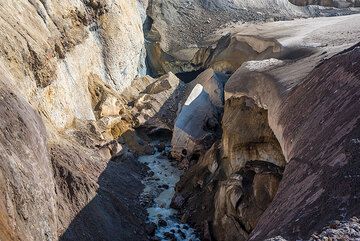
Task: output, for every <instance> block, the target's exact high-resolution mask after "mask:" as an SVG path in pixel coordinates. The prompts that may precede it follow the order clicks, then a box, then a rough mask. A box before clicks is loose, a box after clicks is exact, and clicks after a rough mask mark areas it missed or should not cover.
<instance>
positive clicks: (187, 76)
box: [175, 69, 204, 84]
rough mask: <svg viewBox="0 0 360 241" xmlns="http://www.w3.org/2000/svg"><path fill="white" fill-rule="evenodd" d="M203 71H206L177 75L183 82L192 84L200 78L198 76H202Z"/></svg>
mask: <svg viewBox="0 0 360 241" xmlns="http://www.w3.org/2000/svg"><path fill="white" fill-rule="evenodd" d="M203 71H204V69H199V70H194V71H189V72H180V73H177V74H175V75H176V77H178V78H179V79H180V80H181V81H182V82H184V83H186V84H187V83H190V82H191V81H193V80H194V79H196V77H198V75H199V74H201V73H202V72H203Z"/></svg>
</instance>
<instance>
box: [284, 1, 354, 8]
mask: <svg viewBox="0 0 360 241" xmlns="http://www.w3.org/2000/svg"><path fill="white" fill-rule="evenodd" d="M290 2H291V3H293V4H295V5H299V6H305V5H321V6H327V7H336V8H348V7H360V1H358V0H290Z"/></svg>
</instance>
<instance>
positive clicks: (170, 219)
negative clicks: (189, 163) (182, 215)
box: [139, 147, 200, 241]
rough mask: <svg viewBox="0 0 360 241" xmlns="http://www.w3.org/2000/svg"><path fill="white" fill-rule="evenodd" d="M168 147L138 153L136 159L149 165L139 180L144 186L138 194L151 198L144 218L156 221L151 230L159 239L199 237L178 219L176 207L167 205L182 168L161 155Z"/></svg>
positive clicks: (192, 240) (185, 240) (184, 240)
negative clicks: (146, 215)
mask: <svg viewBox="0 0 360 241" xmlns="http://www.w3.org/2000/svg"><path fill="white" fill-rule="evenodd" d="M168 151H169V147H167V150H165V151H164V152H163V153H161V152H158V151H156V152H155V154H153V155H147V156H141V157H139V161H140V162H141V163H143V164H145V165H147V166H148V167H149V169H150V171H149V172H150V174H151V175H150V177H148V178H146V179H144V180H143V184H144V185H145V189H144V192H143V195H142V196H143V198H149V199H151V200H153V202H152V205H151V206H150V207H149V208H148V209H147V211H148V213H149V216H148V221H149V222H150V223H151V222H152V223H155V224H160V225H157V229H156V231H155V236H156V237H158V238H159V240H179V241H180V240H181V241H200V239H199V238H198V237H197V235H196V232H195V230H194V229H192V228H190V227H189V225H187V224H184V223H181V221H180V220H179V218H178V216H177V211H176V210H175V209H172V208H171V207H170V203H171V199H172V197H173V196H174V194H175V190H174V187H175V185H176V183H177V182H178V181H179V179H180V176H181V174H182V171H181V170H179V169H178V168H177V167H176V165H174V164H173V163H172V162H171V161H170V160H169V159H168V158H167V157H166V155H164V153H168ZM164 221H165V222H164Z"/></svg>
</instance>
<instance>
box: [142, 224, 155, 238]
mask: <svg viewBox="0 0 360 241" xmlns="http://www.w3.org/2000/svg"><path fill="white" fill-rule="evenodd" d="M156 228H157V225H156V224H155V223H147V224H146V225H145V231H146V233H147V234H148V235H149V236H154V235H155V231H156Z"/></svg>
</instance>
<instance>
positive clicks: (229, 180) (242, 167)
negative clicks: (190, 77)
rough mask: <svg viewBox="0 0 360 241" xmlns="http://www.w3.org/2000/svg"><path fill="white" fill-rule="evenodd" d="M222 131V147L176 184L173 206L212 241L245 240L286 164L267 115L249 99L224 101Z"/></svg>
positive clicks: (212, 151) (210, 153) (216, 144)
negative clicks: (206, 231) (210, 234)
mask: <svg viewBox="0 0 360 241" xmlns="http://www.w3.org/2000/svg"><path fill="white" fill-rule="evenodd" d="M222 129H223V133H222V138H221V143H220V144H219V143H215V144H214V145H213V146H212V148H211V149H210V150H209V151H208V152H207V153H206V154H205V155H204V156H203V157H202V158H201V159H200V161H199V163H197V164H196V165H194V166H193V167H191V169H190V171H189V172H188V174H186V175H185V177H183V178H182V181H181V182H180V183H179V184H178V186H177V191H178V194H177V196H176V197H175V198H174V205H175V206H176V207H178V208H179V209H180V210H186V211H185V212H184V211H182V213H183V215H185V216H186V217H187V218H188V219H189V221H190V222H192V223H194V224H195V225H196V226H197V228H198V229H200V230H202V231H204V232H205V230H206V229H209V230H210V232H211V233H212V237H213V238H215V239H216V240H247V238H248V237H249V234H250V232H251V231H252V230H253V229H254V227H255V225H256V223H257V221H258V219H259V217H260V216H261V214H262V213H263V211H264V210H265V209H266V208H267V206H268V205H269V204H270V203H271V200H272V199H273V197H274V196H275V194H276V191H277V188H278V185H279V183H280V180H281V177H282V171H283V168H284V166H285V163H286V162H285V159H284V156H283V155H282V151H281V147H280V145H279V143H278V141H277V140H276V137H275V136H274V134H273V132H272V131H271V129H270V127H269V125H268V120H267V112H266V111H265V110H263V109H261V108H259V107H258V106H257V105H256V104H255V103H254V101H252V100H251V99H247V98H240V99H229V100H227V101H226V103H225V112H224V116H223V119H222ZM194 193H196V195H194ZM178 200H181V202H180V203H177V202H178ZM209 200H212V201H210V202H209ZM200 204H201V206H199V205H200ZM204 220H205V221H204ZM204 238H211V237H206V235H204Z"/></svg>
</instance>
